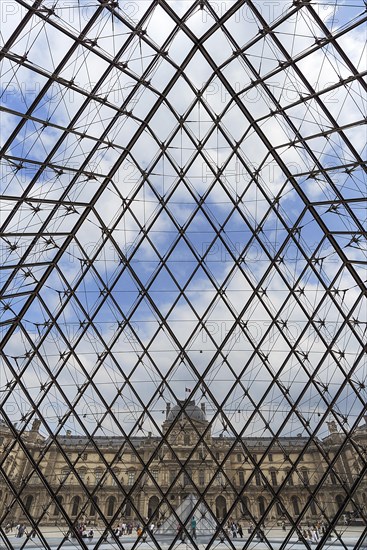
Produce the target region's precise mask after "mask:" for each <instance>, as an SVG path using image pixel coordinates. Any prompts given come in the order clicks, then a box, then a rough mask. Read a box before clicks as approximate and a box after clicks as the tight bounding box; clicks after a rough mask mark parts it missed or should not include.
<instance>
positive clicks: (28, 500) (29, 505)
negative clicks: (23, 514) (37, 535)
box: [24, 495, 33, 512]
mask: <svg viewBox="0 0 367 550" xmlns="http://www.w3.org/2000/svg"><path fill="white" fill-rule="evenodd" d="M32 504H33V496H32V495H28V496H27V498H26V499H25V503H24V508H25V509H26V511H27V512H30V511H31V508H32Z"/></svg>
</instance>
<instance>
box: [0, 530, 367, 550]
mask: <svg viewBox="0 0 367 550" xmlns="http://www.w3.org/2000/svg"><path fill="white" fill-rule="evenodd" d="M362 532H363V528H362V527H344V526H343V527H340V528H337V529H336V534H335V535H334V536H333V538H332V539H331V540H328V541H327V542H325V543H324V545H323V546H322V547H321V546H320V545H319V544H317V543H309V545H306V544H305V543H303V542H301V541H299V540H297V537H296V536H292V538H291V539H290V540H289V541H288V543H287V544H286V546H283V547H282V548H284V549H286V550H292V549H293V550H305V549H309V548H310V547H311V548H313V549H315V550H316V549H321V548H322V549H323V550H328V549H329V550H339V549H342V548H343V549H347V550H356V549H358V550H362V549H363V550H367V544H363V545H362V546H361V545H358V540H359V538H360V536H361V534H362ZM42 534H43V536H44V538H45V540H46V541H47V544H48V547H49V548H54V549H56V548H62V549H63V550H72V549H73V548H76V549H78V548H81V547H82V545H80V544H79V542H78V541H77V540H76V539H71V540H70V539H68V538H66V537H65V534H64V533H62V532H60V531H56V530H55V528H54V529H52V528H45V529H43V530H42ZM286 534H287V533H285V532H284V531H282V530H281V529H279V528H273V529H269V530H266V531H265V535H266V538H267V540H268V542H269V544H268V543H267V542H266V541H259V540H258V539H254V540H253V541H252V542H251V543H250V545H249V546H248V547H247V548H249V550H255V549H256V550H277V549H279V548H280V547H281V546H282V544H284V540H285V538H286ZM247 537H248V535H247V534H246V535H245V536H244V537H243V538H242V539H241V538H235V539H231V542H230V543H228V541H221V540H220V539H219V538H218V539H216V540H215V541H213V543H212V544H211V546H210V548H211V549H215V550H225V549H229V548H233V546H234V547H235V548H236V549H242V548H243V546H244V544H245V543H246V542H247V540H248V538H247ZM210 539H211V537H209V536H198V538H197V541H196V544H193V543H192V542H191V541H186V542H179V541H178V542H177V543H175V546H174V548H175V550H188V549H191V548H193V549H196V548H198V549H199V550H205V549H206V548H207V545H208V542H209V541H210ZM155 540H156V541H157V543H155V542H154V541H152V540H151V539H150V537H149V535H148V536H147V538H146V540H145V541H144V540H143V539H142V538H141V539H140V540H139V541H138V544H137V545H136V542H137V539H136V536H127V535H124V536H122V537H120V539H119V542H116V541H114V540H113V539H112V538H111V539H110V540H108V541H106V542H103V543H102V544H99V545H98V548H100V549H101V550H114V549H116V550H117V549H121V548H124V550H130V549H131V548H132V547H133V546H134V545H135V548H138V549H139V550H152V549H156V548H157V546H158V545H159V548H162V549H164V548H168V547H169V546H170V544H171V542H172V537H169V536H162V535H156V536H155ZM99 541H100V536H99V533H97V534H96V536H95V537H94V538H93V539H92V540H88V539H84V542H85V546H86V547H87V548H88V549H91V550H92V549H93V548H94V547H95V546H96V544H97V543H99ZM85 546H83V548H85ZM19 548H25V549H26V550H39V549H44V548H46V546H45V545H44V544H43V542H42V541H41V540H39V538H38V537H35V538H28V539H26V538H25V537H22V538H17V537H16V536H15V534H14V533H9V534H8V535H7V539H5V540H2V539H1V535H0V550H10V549H19Z"/></svg>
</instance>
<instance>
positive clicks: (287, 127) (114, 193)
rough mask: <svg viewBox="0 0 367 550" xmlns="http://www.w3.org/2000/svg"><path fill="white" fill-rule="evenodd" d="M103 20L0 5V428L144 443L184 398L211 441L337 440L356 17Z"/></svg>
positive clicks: (360, 137) (348, 367) (346, 377)
mask: <svg viewBox="0 0 367 550" xmlns="http://www.w3.org/2000/svg"><path fill="white" fill-rule="evenodd" d="M109 4H110V3H109V2H107V3H106V6H105V7H104V8H102V7H101V5H100V3H99V2H97V1H94V0H92V1H81V2H77V1H76V0H69V1H58V2H57V1H53V2H48V1H44V2H43V3H42V10H40V11H39V12H38V13H34V14H33V15H31V16H30V10H29V6H30V5H31V2H27V1H25V2H18V1H16V0H11V1H10V0H9V1H8V0H7V1H6V2H3V3H2V6H1V9H2V14H1V16H2V20H3V22H5V23H6V24H5V25H2V29H1V41H2V45H3V47H4V46H5V45H6V47H7V48H8V52H7V53H6V55H5V56H4V57H3V58H2V61H1V71H2V75H3V78H2V83H1V89H0V90H1V104H0V107H1V131H0V138H1V147H2V161H1V168H2V183H1V194H2V212H3V214H2V224H3V228H2V229H3V235H4V236H3V238H2V246H3V249H2V260H3V261H2V269H1V274H2V285H3V286H2V289H3V291H2V295H3V296H4V298H3V308H2V310H1V319H0V320H1V322H2V323H3V324H2V329H1V330H2V336H3V337H4V342H5V343H4V347H3V356H2V367H3V375H2V378H1V388H2V396H3V402H2V406H3V410H4V411H5V414H6V417H7V418H10V419H11V420H12V421H14V422H17V423H18V426H22V427H26V426H28V425H29V424H30V423H31V419H32V418H33V416H34V415H36V414H37V415H39V416H41V418H42V420H43V426H42V427H43V430H44V431H45V432H46V431H47V430H51V431H52V430H61V431H62V432H64V431H66V430H67V429H70V428H71V429H72V430H73V431H74V432H76V433H90V432H92V431H93V430H97V432H98V433H106V434H111V435H113V434H116V433H122V431H124V432H126V433H130V431H131V432H132V433H136V430H137V429H138V424H139V425H140V424H142V425H143V428H144V430H145V432H146V433H147V432H148V431H151V430H153V432H159V429H160V425H161V422H162V420H163V419H164V416H163V414H164V410H165V403H166V402H168V401H169V402H175V401H176V400H177V399H185V398H186V397H188V395H189V396H190V397H191V398H193V399H195V400H196V401H197V402H200V401H203V402H205V403H206V406H207V413H208V416H214V417H215V418H216V420H215V421H214V422H213V426H212V430H213V432H214V433H215V434H217V435H218V434H220V433H222V432H223V429H224V428H223V426H224V425H226V426H228V422H229V424H230V426H231V428H230V429H231V430H232V431H233V432H235V431H237V433H239V432H241V431H242V430H244V432H243V433H245V434H247V435H268V434H269V424H271V428H270V430H271V432H270V433H272V434H274V433H276V431H277V430H278V429H279V430H280V435H284V436H289V435H295V434H297V433H299V432H300V431H301V432H302V433H304V434H307V433H308V430H309V429H312V430H315V434H316V435H317V436H318V437H323V436H325V434H326V433H327V428H326V424H325V421H326V420H327V419H328V418H329V417H330V415H331V416H332V417H333V418H335V419H336V420H337V421H338V422H340V429H341V430H343V429H345V427H353V425H354V423H355V422H357V423H359V421H360V417H361V415H362V413H363V410H364V403H365V401H366V395H365V380H366V361H365V356H364V355H363V346H364V342H365V330H366V322H367V307H366V296H365V295H364V294H363V285H365V282H366V269H365V266H366V264H365V262H366V235H365V227H366V203H365V192H366V175H365V172H364V171H363V165H362V164H361V163H362V161H363V159H365V157H366V139H365V138H366V130H365V125H364V124H363V121H365V116H366V101H365V94H364V91H365V90H364V89H363V84H362V78H363V75H364V74H365V73H364V72H365V71H366V59H367V56H366V55H365V53H366V52H365V48H366V33H365V27H364V26H363V25H362V24H361V22H362V17H363V11H364V8H363V6H362V3H361V2H355V3H353V5H350V4H347V3H343V2H339V1H335V2H328V3H324V2H313V1H312V2H311V3H310V6H307V5H302V6H301V7H299V6H298V7H297V6H293V4H291V3H287V2H282V1H281V2H265V1H263V0H262V1H258V2H247V3H244V2H242V3H241V2H237V3H235V2H233V1H231V2H225V1H223V2H205V7H204V8H203V9H200V7H199V6H196V7H195V3H194V2H193V1H191V0H190V1H188V0H187V1H177V0H172V1H166V2H165V3H162V5H158V6H155V7H153V4H152V3H151V2H149V1H148V0H146V1H143V2H121V1H120V2H119V3H118V8H116V9H115V10H112V11H111V9H110V8H109ZM27 17H28V21H27ZM178 18H183V23H184V24H182V26H181V28H178V26H177V20H178ZM22 22H23V23H24V25H23V27H19V26H20V25H21V23H22ZM219 22H220V23H221V25H219ZM17 28H18V30H19V32H17V36H16V37H14V32H15V31H16V29H17ZM329 33H333V35H334V36H335V37H336V39H335V41H334V42H332V41H330V40H329V39H328V37H329ZM76 38H78V40H79V42H77V41H76ZM22 59H23V61H21V60H22ZM348 201H349V202H348ZM186 389H190V392H187V391H186ZM148 403H149V411H150V414H147V413H146V414H144V415H143V410H144V407H145V406H147V404H148ZM331 403H333V412H330V410H329V407H330V405H331ZM108 408H111V410H112V411H113V412H114V414H115V418H117V420H118V423H117V422H116V421H115V419H114V418H113V417H112V416H111V415H109V414H106V411H107V410H108ZM218 410H219V412H220V413H221V414H219V415H218V416H216V415H217V414H218ZM70 411H71V413H70ZM292 411H293V412H292ZM333 415H334V416H333ZM223 419H224V420H223ZM285 419H288V422H287V423H286V425H283V423H284V420H285ZM345 419H346V420H345ZM46 420H47V422H46ZM227 420H228V422H227ZM309 426H311V428H309Z"/></svg>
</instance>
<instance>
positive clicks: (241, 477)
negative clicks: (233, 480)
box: [238, 470, 245, 485]
mask: <svg viewBox="0 0 367 550" xmlns="http://www.w3.org/2000/svg"><path fill="white" fill-rule="evenodd" d="M238 483H239V484H240V485H244V483H245V474H244V473H243V470H238Z"/></svg>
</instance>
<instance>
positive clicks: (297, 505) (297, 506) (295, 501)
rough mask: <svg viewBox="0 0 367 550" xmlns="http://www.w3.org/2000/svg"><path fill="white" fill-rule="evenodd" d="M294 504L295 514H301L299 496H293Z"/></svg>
mask: <svg viewBox="0 0 367 550" xmlns="http://www.w3.org/2000/svg"><path fill="white" fill-rule="evenodd" d="M291 502H292V506H293V513H294V515H295V516H299V503H298V498H297V497H296V496H293V497H292V498H291Z"/></svg>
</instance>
